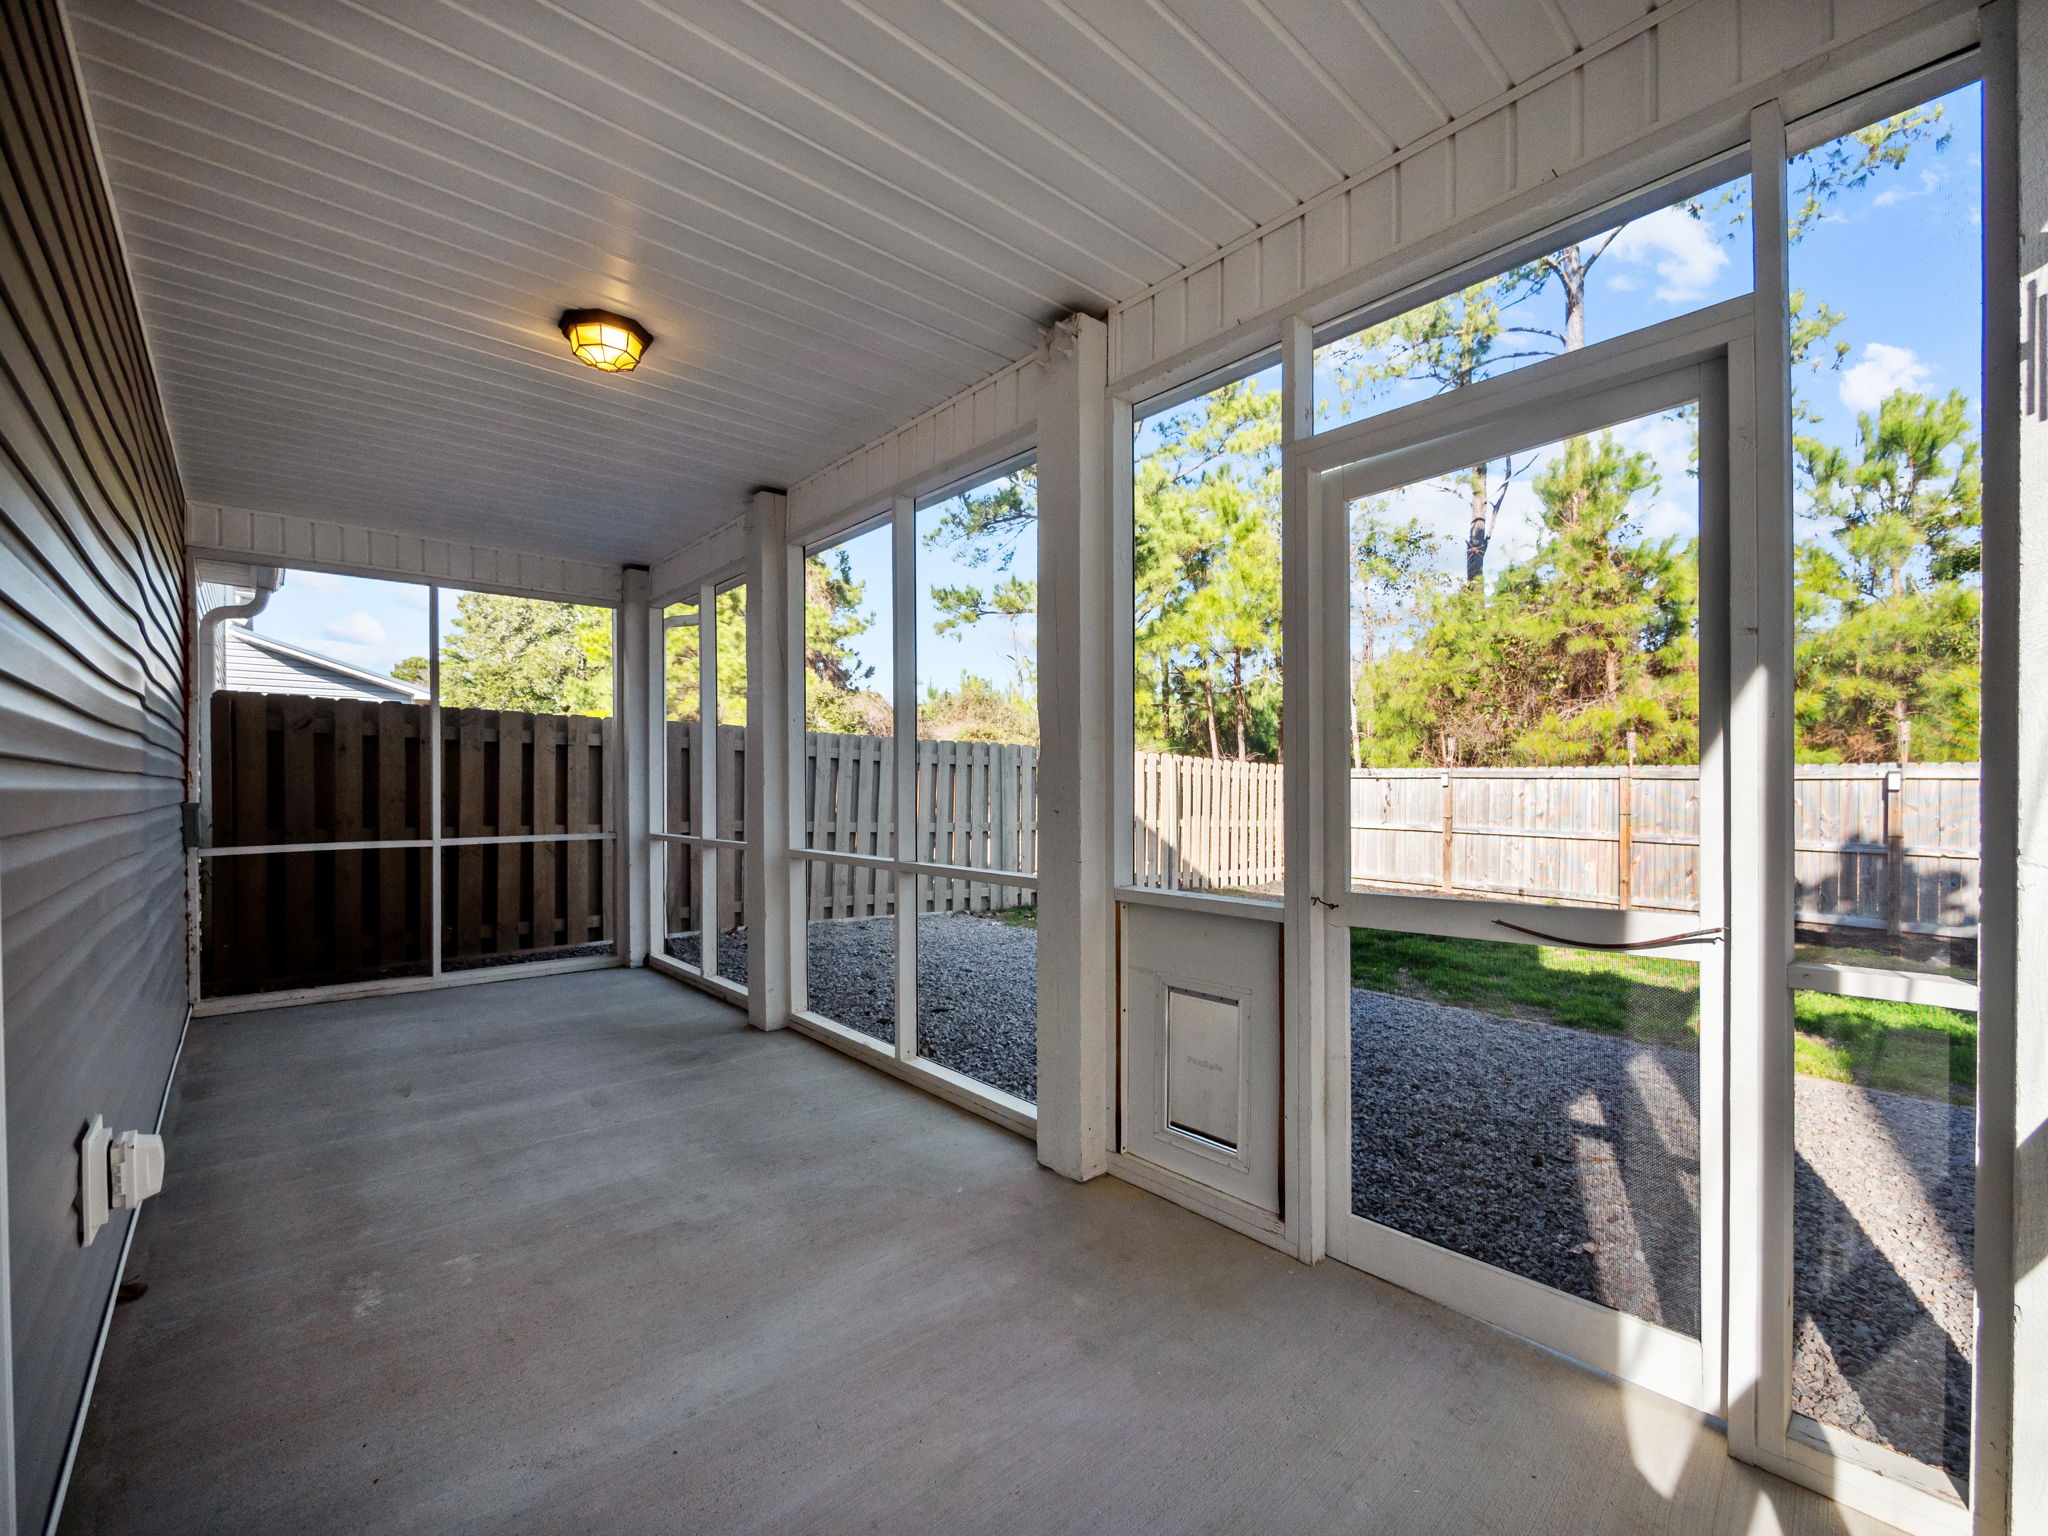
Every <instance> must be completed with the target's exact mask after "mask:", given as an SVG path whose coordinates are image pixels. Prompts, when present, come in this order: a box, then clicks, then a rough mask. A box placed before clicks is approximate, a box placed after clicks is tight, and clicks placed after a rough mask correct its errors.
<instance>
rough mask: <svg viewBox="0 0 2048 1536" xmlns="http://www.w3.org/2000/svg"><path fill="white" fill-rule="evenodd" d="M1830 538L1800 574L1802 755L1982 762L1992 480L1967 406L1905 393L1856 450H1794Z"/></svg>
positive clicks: (1811, 546) (1867, 422) (1811, 443)
mask: <svg viewBox="0 0 2048 1536" xmlns="http://www.w3.org/2000/svg"><path fill="white" fill-rule="evenodd" d="M1796 448H1797V460H1798V466H1799V472H1800V477H1801V480H1802V481H1803V485H1804V489H1805V490H1806V493H1807V508H1808V510H1809V512H1810V515H1811V516H1812V517H1813V518H1815V519H1816V520H1817V521H1818V522H1819V524H1820V529H1819V536H1818V537H1815V538H1810V539H1808V540H1805V541H1803V542H1802V544H1801V546H1800V549H1799V558H1798V565H1797V581H1798V587H1797V593H1798V596H1797V610H1796V612H1797V617H1798V620H1799V623H1800V630H1801V635H1800V640H1799V646H1798V653H1797V688H1796V693H1795V697H1796V700H1797V715H1798V721H1797V724H1798V731H1799V754H1800V756H1801V758H1802V759H1804V760H1806V761H1809V762H1862V763H1868V762H1892V761H1898V760H1901V759H1903V758H1905V757H1907V756H1909V755H1910V756H1912V757H1914V758H1917V759H1919V760H1921V761H1928V762H1967V761H1973V760H1974V759H1975V758H1976V756H1977V728H1978V720H1977V709H1978V705H1977V700H1978V691H1979V672H1978V669H1979V665H1980V658H1981V652H1982V639H1981V626H1982V602H1981V597H1980V594H1979V592H1978V590H1977V587H1976V579H1977V576H1978V567H1979V562H1980V557H1981V543H1980V526H1981V522H1982V510H1981V508H1982V483H1981V480H1980V477H1979V472H1978V464H1977V442H1976V437H1975V434H1974V432H1973V430H1972V428H1971V425H1970V414H1969V404H1968V402H1967V401H1966V400H1965V399H1964V397H1963V396H1962V395H1961V394H1960V393H1957V392H1954V391H1951V392H1950V393H1949V394H1948V395H1947V396H1946V397H1945V398H1942V399H1935V398H1933V397H1931V396H1928V395H1921V394H1915V393H1912V392H1910V391H1906V390H1898V391H1894V392H1893V393H1892V394H1890V395H1888V396H1887V397H1886V398H1885V399H1884V400H1883V401H1881V402H1880V403H1879V405H1878V409H1877V410H1876V411H1875V412H1874V413H1873V412H1864V413H1863V414H1862V415H1860V416H1859V417H1858V418H1857V428H1856V446H1855V449H1854V450H1853V451H1845V450H1843V449H1840V448H1836V447H1832V446H1830V445H1829V444H1827V443H1824V442H1821V441H1819V440H1817V439H1815V438H1811V437H1801V438H1799V439H1798V440H1797V443H1796Z"/></svg>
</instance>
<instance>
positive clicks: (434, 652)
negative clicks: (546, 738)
mask: <svg viewBox="0 0 2048 1536" xmlns="http://www.w3.org/2000/svg"><path fill="white" fill-rule="evenodd" d="M421 734H422V736H423V738H424V739H423V740H422V741H421V742H420V750H421V751H422V752H423V753H424V754H425V755H426V761H427V803H426V804H425V805H423V806H421V807H420V820H421V821H422V822H424V823H426V825H425V826H423V827H421V828H420V835H421V836H422V837H424V838H426V839H428V841H429V843H430V845H431V846H429V847H428V848H427V849H426V856H427V859H428V868H427V886H428V890H429V891H430V892H431V893H432V897H431V900H430V901H429V902H428V908H427V910H428V921H429V923H430V924H431V925H432V926H431V928H430V930H429V932H428V933H427V935H426V939H427V953H428V954H429V955H430V956H432V957H433V976H434V979H435V980H436V981H439V980H440V979H441V894H442V893H441V770H442V765H443V760H444V759H445V758H446V756H447V754H446V753H444V752H443V751H442V750H441V589H440V588H439V587H432V586H430V587H428V588H427V718H426V723H425V725H424V726H423V727H422V728H421Z"/></svg>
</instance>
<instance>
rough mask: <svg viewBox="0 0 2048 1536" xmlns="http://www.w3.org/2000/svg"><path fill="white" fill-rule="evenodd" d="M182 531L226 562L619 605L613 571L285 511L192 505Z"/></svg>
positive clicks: (609, 567) (195, 546)
mask: <svg viewBox="0 0 2048 1536" xmlns="http://www.w3.org/2000/svg"><path fill="white" fill-rule="evenodd" d="M186 532H187V537H188V539H189V540H190V543H191V546H192V548H193V549H195V550H201V551H205V552H207V553H210V554H218V555H225V556H229V557H236V558H242V559H250V560H269V561H270V562H272V563H274V564H280V565H306V566H315V567H320V568H323V569H332V570H341V571H344V572H346V573H348V574H351V575H357V576H372V577H379V578H383V579H386V580H392V581H440V582H448V583H451V584H453V585H455V586H474V587H477V588H479V589H483V590H490V591H500V592H510V593H514V594H516V595H519V596H524V597H547V598H556V599H559V600H561V601H564V602H572V603H616V602H617V601H618V600H619V567H618V566H615V565H598V564H595V563H593V562H591V561H587V560H564V559H560V558H558V557H556V556H553V555H536V554H529V553H525V552H523V551H519V550H509V549H494V548H492V547H491V546H489V545H484V544H466V543H460V542H457V541H455V540H450V539H430V538H421V537H418V536H416V535H413V534H402V533H388V532H385V531H383V530H380V529H372V528H356V527H351V526H349V525H347V524H344V523H335V522H329V521H327V520H326V519H323V518H311V517H301V516H298V515H297V514H295V513H290V512H255V511H250V510H248V509H247V508H242V507H216V506H212V505H209V504H207V503H204V502H193V503H192V504H191V506H190V508H189V510H188V513H187V530H186Z"/></svg>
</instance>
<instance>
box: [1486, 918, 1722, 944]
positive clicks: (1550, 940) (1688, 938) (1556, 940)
mask: <svg viewBox="0 0 2048 1536" xmlns="http://www.w3.org/2000/svg"><path fill="white" fill-rule="evenodd" d="M1493 923H1494V926H1495V927H1496V928H1511V929H1513V930H1514V931H1515V932H1516V933H1526V934H1528V935H1529V937H1530V938H1532V939H1541V940H1543V942H1544V943H1546V944H1563V945H1565V946H1566V947H1568V948H1571V949H1662V948H1663V947H1664V946H1665V945H1666V944H1718V943H1719V942H1720V940H1721V930H1720V929H1719V928H1694V929H1692V930H1690V931H1689V932H1686V933H1668V934H1666V935H1665V936H1664V937H1663V938H1661V939H1636V940H1634V941H1633V942H1631V943H1627V944H1602V943H1600V942H1599V941H1598V940H1595V939H1568V938H1566V937H1565V936H1564V935H1563V934H1558V933H1543V932H1541V931H1540V930H1538V929H1535V928H1524V927H1523V926H1522V925H1521V924H1520V923H1511V922H1509V921H1508V920H1507V919H1506V918H1504V917H1496V918H1495V919H1494V920H1493Z"/></svg>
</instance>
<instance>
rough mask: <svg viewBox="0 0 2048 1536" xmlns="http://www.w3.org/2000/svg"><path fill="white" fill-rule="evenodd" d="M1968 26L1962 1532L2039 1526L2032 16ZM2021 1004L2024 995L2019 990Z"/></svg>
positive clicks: (2042, 641) (2045, 1026) (2037, 21)
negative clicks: (1969, 1153) (1977, 323)
mask: <svg viewBox="0 0 2048 1536" xmlns="http://www.w3.org/2000/svg"><path fill="white" fill-rule="evenodd" d="M1980 14H1981V16H1982V18H1983V25H1984V53H1983V59H1984V214H1983V220H1984V248H1985V273H1984V277H1985V284H1984V502H1983V505H1984V529H1983V540H1984V548H1985V552H1986V554H1987V556H1988V558H1987V559H1986V560H1985V562H1984V642H1983V657H1984V659H1983V668H1984V680H1983V746H1982V753H1981V755H1982V758H1983V806H1982V815H1983V838H1984V845H1983V854H1984V863H1983V897H1984V900H1983V908H1984V911H1983V918H1982V931H1981V933H1980V935H1979V938H1978V971H1977V987H1978V1014H1977V1025H1978V1037H1977V1039H1978V1044H1977V1070H1978V1086H1977V1145H1978V1162H1977V1233H1976V1269H1977V1310H1978V1324H1979V1326H1978V1340H1977V1343H1978V1365H1977V1396H1976V1402H1975V1405H1974V1407H1975V1430H1976V1433H1975V1444H1974V1447H1973V1452H1972V1456H1971V1472H1972V1482H1973V1487H1972V1489H1971V1496H1972V1501H1973V1503H1974V1505H1975V1514H1976V1527H1977V1529H1978V1530H1979V1531H1982V1532H1993V1531H2001V1532H2002V1531H2006V1530H2010V1531H2011V1532H2012V1533H2013V1536H2044V1533H2048V1006H2044V1004H2043V1003H2042V1001H2041V999H2043V998H2044V997H2048V793H2044V791H2048V14H2044V12H2043V9H2042V7H2041V6H2039V5H2035V4H2017V5H2016V4H2013V3H2012V0H1995V3H1993V4H1991V5H1988V6H1986V7H1985V8H1984V10H1983V11H1982V12H1981V13H1980ZM2022 998H2031V999H2033V1001H2032V1002H2031V1003H2030V1004H2028V1005H2027V1006H2025V1007H2022V1006H2021V1003H2020V999H2022Z"/></svg>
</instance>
